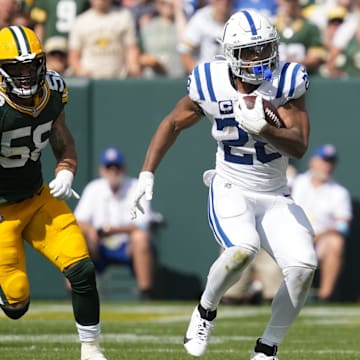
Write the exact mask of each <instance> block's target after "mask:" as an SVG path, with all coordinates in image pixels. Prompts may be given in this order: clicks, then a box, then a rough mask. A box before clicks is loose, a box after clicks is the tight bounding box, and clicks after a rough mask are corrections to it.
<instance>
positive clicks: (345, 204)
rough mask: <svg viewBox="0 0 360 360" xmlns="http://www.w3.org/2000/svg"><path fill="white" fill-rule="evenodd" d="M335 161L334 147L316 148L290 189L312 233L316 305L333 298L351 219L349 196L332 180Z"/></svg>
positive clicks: (346, 191) (322, 146)
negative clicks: (316, 262) (317, 273)
mask: <svg viewBox="0 0 360 360" xmlns="http://www.w3.org/2000/svg"><path fill="white" fill-rule="evenodd" d="M337 161H338V156H337V152H336V149H335V147H334V146H333V145H330V144H326V145H321V146H319V147H318V148H317V149H316V150H315V152H314V154H313V156H312V157H311V159H310V162H309V170H308V171H307V172H305V173H303V174H300V175H298V176H297V177H296V178H295V180H294V182H293V187H292V195H293V198H294V200H295V202H296V203H297V204H299V205H300V206H301V207H302V208H303V209H304V211H305V213H306V214H307V215H308V217H309V219H310V222H311V224H312V226H313V228H314V232H315V246H316V252H317V256H318V259H319V269H320V284H319V290H318V294H317V297H318V299H319V301H328V300H331V298H332V296H333V295H334V291H335V286H336V282H337V280H338V278H339V274H340V271H341V267H342V263H343V256H344V248H345V239H346V236H347V234H348V232H349V226H350V221H351V218H352V208H351V196H350V194H349V192H348V190H347V189H346V188H345V187H344V186H342V185H340V184H339V183H338V182H336V181H335V180H334V179H333V178H332V175H333V172H334V170H335V167H336V164H337Z"/></svg>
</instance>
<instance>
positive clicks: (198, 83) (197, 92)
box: [187, 61, 227, 102]
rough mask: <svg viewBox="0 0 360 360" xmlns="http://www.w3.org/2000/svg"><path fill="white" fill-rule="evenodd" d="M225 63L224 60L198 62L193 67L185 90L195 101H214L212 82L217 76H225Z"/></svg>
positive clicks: (213, 82)
mask: <svg viewBox="0 0 360 360" xmlns="http://www.w3.org/2000/svg"><path fill="white" fill-rule="evenodd" d="M224 71H226V72H227V65H226V62H224V61H212V62H205V63H200V64H198V65H197V66H195V67H194V69H193V71H192V73H191V74H190V75H189V77H188V82H187V92H188V95H189V97H190V98H191V99H192V100H193V101H195V102H202V101H209V102H216V101H217V99H216V94H215V91H214V84H215V82H216V81H218V80H217V79H218V78H222V77H223V76H227V73H226V74H225V73H224Z"/></svg>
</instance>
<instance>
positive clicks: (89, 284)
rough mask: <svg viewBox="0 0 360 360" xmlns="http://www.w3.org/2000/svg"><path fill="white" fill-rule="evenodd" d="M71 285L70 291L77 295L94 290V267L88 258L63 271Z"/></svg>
mask: <svg viewBox="0 0 360 360" xmlns="http://www.w3.org/2000/svg"><path fill="white" fill-rule="evenodd" d="M64 275H65V276H66V277H67V278H68V280H69V281H70V283H71V289H72V291H73V292H75V293H77V294H85V293H87V292H89V291H93V290H96V279H95V267H94V263H93V262H92V260H91V259H90V258H87V259H84V260H81V261H79V262H78V263H77V264H75V265H74V266H72V267H71V268H69V269H66V270H65V271H64Z"/></svg>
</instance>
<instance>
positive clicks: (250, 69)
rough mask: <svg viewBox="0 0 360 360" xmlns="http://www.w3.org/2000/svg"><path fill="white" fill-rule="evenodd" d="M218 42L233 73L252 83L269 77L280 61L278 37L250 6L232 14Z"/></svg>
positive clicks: (261, 16)
mask: <svg viewBox="0 0 360 360" xmlns="http://www.w3.org/2000/svg"><path fill="white" fill-rule="evenodd" d="M221 43H222V46H223V51H224V56H225V58H226V60H227V62H228V63H229V66H230V68H231V70H232V72H233V74H234V75H235V76H237V77H239V78H241V79H242V80H243V81H244V82H247V83H251V84H261V83H262V82H263V81H264V80H267V81H269V80H270V79H271V77H272V72H273V71H274V69H275V68H276V67H277V65H278V62H279V54H278V43H279V37H278V34H277V32H276V29H275V27H274V26H273V25H272V24H271V22H270V20H269V19H268V18H266V17H265V16H264V15H262V14H261V13H259V12H257V11H256V10H253V9H244V10H241V11H239V12H237V13H235V14H233V15H232V16H231V17H230V19H229V20H228V21H227V22H226V24H225V26H224V30H223V35H222V39H221Z"/></svg>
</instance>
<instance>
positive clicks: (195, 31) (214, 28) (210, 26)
mask: <svg viewBox="0 0 360 360" xmlns="http://www.w3.org/2000/svg"><path fill="white" fill-rule="evenodd" d="M233 5H234V4H233V0H210V1H209V5H207V6H204V7H203V8H200V9H199V10H197V11H196V12H195V13H194V15H193V16H192V17H191V18H190V20H189V22H188V24H187V26H186V27H185V31H184V35H183V37H182V39H181V41H180V43H179V45H178V50H179V51H180V53H181V59H182V63H183V66H184V68H185V70H186V72H187V73H191V71H192V70H193V68H194V67H195V65H196V64H198V63H200V62H203V61H212V60H214V58H215V56H216V55H220V54H222V51H221V45H220V42H219V39H220V37H221V33H222V30H223V27H224V25H225V22H226V21H227V20H228V19H229V17H230V15H231V13H232V11H233Z"/></svg>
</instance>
